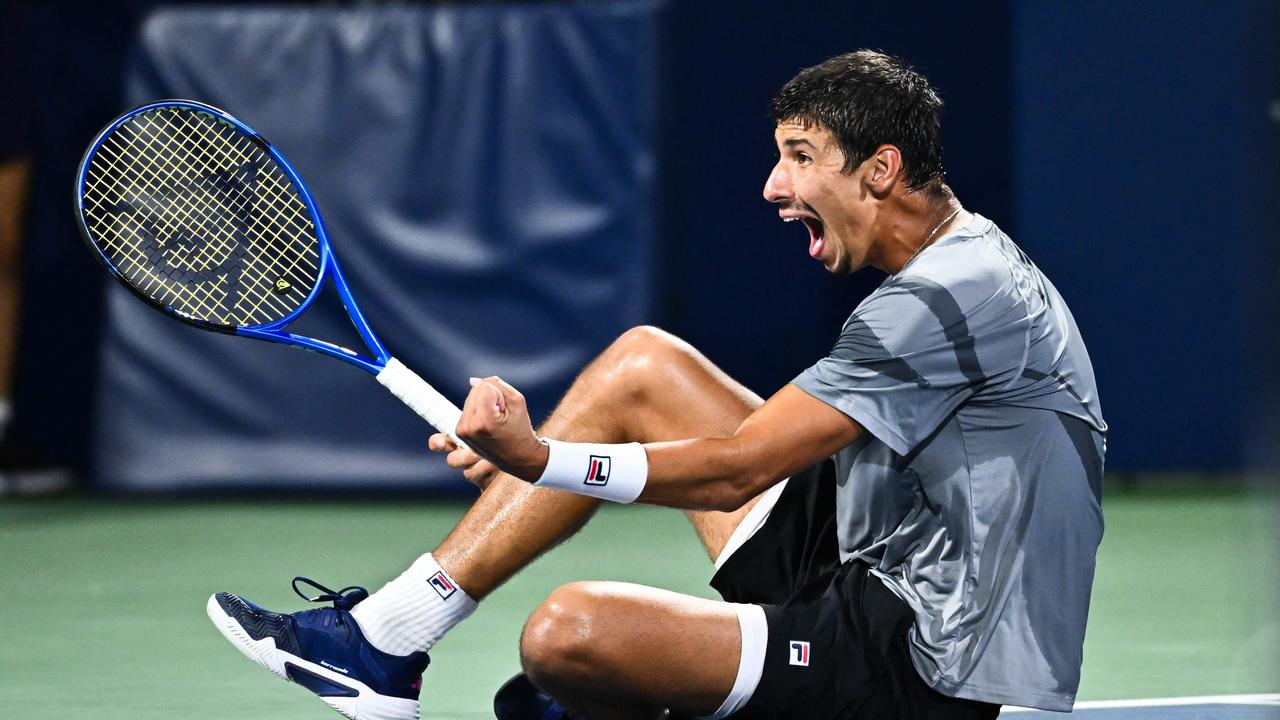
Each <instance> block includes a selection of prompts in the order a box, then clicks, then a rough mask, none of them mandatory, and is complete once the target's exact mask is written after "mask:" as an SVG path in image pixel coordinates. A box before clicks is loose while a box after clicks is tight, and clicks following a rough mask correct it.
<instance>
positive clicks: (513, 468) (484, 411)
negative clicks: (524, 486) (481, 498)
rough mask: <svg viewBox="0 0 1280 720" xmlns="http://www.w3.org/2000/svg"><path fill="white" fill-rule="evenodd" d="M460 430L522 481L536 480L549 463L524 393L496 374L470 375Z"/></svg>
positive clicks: (469, 442)
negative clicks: (469, 389) (487, 375)
mask: <svg viewBox="0 0 1280 720" xmlns="http://www.w3.org/2000/svg"><path fill="white" fill-rule="evenodd" d="M457 433H458V438H459V439H460V440H462V441H463V442H465V443H466V444H467V445H469V446H470V447H471V449H472V450H474V451H475V452H476V454H477V455H479V456H480V457H482V458H484V459H485V460H488V461H489V462H491V463H493V464H494V465H497V466H498V468H500V469H501V470H503V471H504V472H508V473H510V474H512V475H515V476H516V477H518V478H521V479H522V480H527V481H529V482H533V481H534V480H537V479H538V478H539V477H541V476H542V471H543V469H544V468H546V466H547V454H548V451H547V446H546V445H544V444H543V443H542V441H540V440H539V439H538V436H537V435H535V434H534V432H533V424H532V423H531V422H530V420H529V409H528V407H526V405H525V402H524V395H521V394H520V391H519V390H516V389H515V388H513V387H511V385H509V384H507V383H506V381H504V380H503V379H502V378H499V377H497V376H491V377H487V378H483V379H481V378H471V392H470V393H469V394H468V395H467V400H466V402H465V403H463V405H462V418H461V419H460V420H458V429H457ZM432 449H433V450H434V449H437V448H436V447H435V446H434V444H433V446H432ZM439 449H440V450H445V449H446V447H445V446H444V445H443V444H441V447H440V448H439ZM451 457H452V454H451ZM468 459H469V458H468ZM460 460H462V459H461V458H460ZM476 464H477V463H470V466H474V465H476ZM450 465H453V463H452V462H450ZM468 479H471V478H468Z"/></svg>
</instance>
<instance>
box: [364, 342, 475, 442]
mask: <svg viewBox="0 0 1280 720" xmlns="http://www.w3.org/2000/svg"><path fill="white" fill-rule="evenodd" d="M377 378H378V382H380V383H382V385H383V387H385V388H386V389H388V390H390V391H391V394H392V395H395V396H396V397H398V398H400V399H401V400H402V401H403V402H404V404H405V405H408V406H409V407H410V408H412V409H413V411H414V412H416V413H418V415H419V416H420V417H421V418H422V419H423V420H426V421H427V422H429V423H431V425H432V426H433V427H435V429H436V430H439V431H440V432H442V433H444V434H445V435H448V436H449V437H451V438H453V441H454V442H456V443H458V446H459V447H466V446H467V444H466V443H464V442H462V441H461V440H459V439H458V420H459V419H461V418H462V411H461V410H459V409H458V407H457V406H456V405H454V404H453V403H451V402H449V400H448V399H447V398H446V397H445V396H443V395H441V394H440V391H439V390H436V389H435V388H433V387H431V384H430V383H428V382H427V381H426V380H423V379H422V378H420V377H418V374H417V373H415V372H414V371H412V370H410V369H409V368H407V367H405V366H404V363H402V362H400V361H399V360H397V359H395V358H391V359H390V360H388V361H387V365H386V367H384V368H383V369H382V372H380V373H378V375H377Z"/></svg>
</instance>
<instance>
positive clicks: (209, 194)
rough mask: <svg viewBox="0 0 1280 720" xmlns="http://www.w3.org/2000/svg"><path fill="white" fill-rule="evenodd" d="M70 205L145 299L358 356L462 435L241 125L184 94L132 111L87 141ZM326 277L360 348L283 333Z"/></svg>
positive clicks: (294, 188)
mask: <svg viewBox="0 0 1280 720" xmlns="http://www.w3.org/2000/svg"><path fill="white" fill-rule="evenodd" d="M75 205H76V215H77V217H78V218H79V221H80V232H81V234H82V235H83V236H84V239H85V242H86V243H88V245H89V247H90V248H91V249H92V250H93V254H94V255H96V256H97V257H98V259H99V260H101V261H102V263H103V264H104V265H106V266H107V269H108V270H110V271H111V274H112V275H114V276H115V278H116V279H117V280H119V281H120V282H122V283H124V286H125V287H127V288H129V290H131V291H133V293H134V294H135V295H137V296H138V297H140V298H142V299H143V300H145V301H146V302H147V303H148V304H150V305H151V306H152V307H155V308H158V309H159V310H160V311H162V312H164V313H165V314H166V315H168V316H169V317H173V318H177V319H178V320H181V321H183V322H185V323H188V324H190V325H194V326H196V327H198V328H201V329H204V330H213V331H217V332H222V333H229V334H234V335H240V336H243V337H250V338H256V339H258V340H268V341H270V342H276V343H283V344H285V345H291V346H293V347H299V348H303V349H305V350H311V351H313V352H317V353H320V354H322V355H327V356H329V357H332V358H337V359H339V360H342V361H343V362H346V363H349V364H351V365H354V366H356V367H358V368H360V369H361V370H364V371H365V372H368V373H370V374H372V375H373V376H374V377H376V378H377V379H378V382H379V383H381V384H382V385H384V386H385V387H386V388H387V389H388V390H390V391H391V392H392V393H393V394H394V395H395V396H396V397H398V398H400V399H401V400H402V401H404V403H405V404H406V405H408V406H409V407H410V408H412V409H413V410H414V412H416V413H417V414H418V415H420V416H421V417H422V418H423V419H425V420H426V421H427V422H429V423H431V424H432V425H433V426H435V428H436V429H437V430H439V431H440V432H443V433H447V434H448V435H450V436H453V437H454V439H455V440H456V439H457V437H456V428H457V425H458V418H459V417H461V415H462V412H461V411H460V410H459V409H458V408H457V407H456V406H455V405H454V404H453V403H451V402H449V400H448V399H446V398H445V397H444V396H443V395H441V394H440V393H439V392H438V391H436V389H435V388H433V387H431V385H429V384H428V383H427V382H426V381H425V380H423V379H422V378H420V377H418V375H417V374H415V373H414V372H413V371H412V370H410V369H409V368H407V367H405V366H404V364H403V363H401V362H400V361H399V360H396V359H395V358H394V357H392V356H391V354H390V353H388V352H387V350H386V349H385V348H384V347H383V346H382V343H381V342H379V341H378V338H377V336H375V335H374V334H373V330H372V329H371V328H370V327H369V323H368V322H366V321H365V319H364V315H363V314H361V312H360V307H359V306H358V305H357V304H356V301H355V298H354V297H353V296H352V294H351V291H350V289H349V288H348V287H347V283H346V281H345V280H344V279H343V277H342V271H341V270H340V269H339V267H338V260H337V258H336V257H334V254H333V252H332V250H331V249H330V247H329V238H328V236H327V235H326V234H325V229H324V222H323V221H322V220H321V219H320V211H319V210H318V209H317V208H316V204H315V201H314V200H312V198H311V194H310V193H309V192H308V191H307V188H306V186H305V185H303V183H302V179H301V178H299V177H298V174H297V173H296V172H294V169H293V168H292V167H291V166H290V165H289V163H288V161H286V160H285V158H284V156H283V155H282V154H280V151H278V150H277V149H276V148H274V147H272V146H271V144H270V143H268V142H267V141H266V140H265V139H263V137H262V136H261V135H259V134H258V133H256V132H254V131H253V130H252V129H251V128H250V127H249V126H248V125H245V124H244V123H242V122H240V121H239V120H237V119H235V118H234V117H232V116H230V115H228V114H227V113H225V112H223V111H222V110H219V109H217V108H215V107H212V106H209V105H205V104H203V103H198V102H192V101H189V100H165V101H162V102H157V103H152V104H149V105H144V106H142V107H139V108H135V109H134V110H131V111H129V112H128V113H125V114H124V115H123V116H121V117H120V118H118V119H116V120H115V121H113V122H112V123H111V124H109V125H107V127H106V128H104V129H103V130H102V132H100V133H98V136H97V137H96V138H94V140H93V142H92V143H91V144H90V145H89V149H88V150H87V151H86V152H85V154H84V159H83V160H82V161H81V162H80V168H79V171H78V172H77V173H76V187H75ZM326 278H331V279H332V280H333V284H334V286H335V287H336V289H337V291H338V294H339V295H340V296H341V298H342V303H343V305H345V306H346V309H347V315H348V316H349V317H350V318H351V323H352V324H353V325H355V328H356V331H357V332H359V333H360V337H361V338H362V339H363V340H364V343H365V345H366V346H367V349H368V351H369V355H368V356H365V355H361V354H360V353H358V352H356V351H354V350H351V349H349V348H345V347H342V346H340V345H335V344H333V343H329V342H325V341H323V340H317V339H315V338H311V337H305V336H302V335H295V334H293V333H290V332H288V331H287V330H286V329H285V328H286V327H287V326H288V325H289V324H290V323H291V322H293V321H294V320H295V319H296V318H297V317H298V316H299V315H301V314H302V313H303V312H305V311H306V309H307V308H308V307H310V305H311V303H312V302H314V301H315V299H316V297H317V295H319V293H320V288H321V286H322V285H323V284H324V281H325V279H326Z"/></svg>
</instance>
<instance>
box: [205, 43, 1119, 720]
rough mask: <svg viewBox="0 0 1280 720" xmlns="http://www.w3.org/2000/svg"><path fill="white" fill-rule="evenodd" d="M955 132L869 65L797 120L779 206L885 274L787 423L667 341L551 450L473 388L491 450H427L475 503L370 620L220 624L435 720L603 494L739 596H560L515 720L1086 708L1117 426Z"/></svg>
mask: <svg viewBox="0 0 1280 720" xmlns="http://www.w3.org/2000/svg"><path fill="white" fill-rule="evenodd" d="M940 107H941V101H940V100H939V99H938V96H937V94H936V93H935V91H934V90H933V88H931V87H930V85H929V83H928V82H927V81H926V79H925V78H924V77H923V76H921V75H920V74H919V73H918V72H916V71H914V70H913V69H911V68H910V67H908V66H906V65H904V64H903V63H902V62H900V61H899V60H897V59H895V58H892V57H889V56H886V55H883V54H880V53H876V52H870V51H860V52H855V53H850V54H847V55H841V56H839V57H835V58H832V59H830V60H827V61H826V62H824V63H822V64H820V65H817V66H815V67H811V68H808V69H806V70H804V71H802V72H801V73H800V74H799V75H797V76H796V77H795V78H794V79H792V80H791V81H790V82H788V83H787V84H786V86H785V87H783V88H782V90H781V91H780V92H779V93H778V95H777V97H775V98H774V100H773V103H772V105H771V107H770V113H771V117H772V118H773V120H774V121H775V123H776V125H775V132H774V134H775V141H776V143H777V148H778V153H779V159H778V161H777V164H776V165H775V166H774V168H773V170H772V172H771V174H770V175H769V178H768V180H767V181H766V183H765V186H764V195H765V198H766V199H767V200H768V201H769V202H771V203H775V204H777V205H778V214H779V215H780V216H781V218H782V219H783V220H785V221H799V222H800V223H802V224H803V226H804V227H805V228H807V230H808V240H809V254H810V255H811V256H812V257H813V258H814V259H816V260H818V261H820V262H821V263H823V265H824V266H825V267H826V268H827V270H829V271H830V272H832V273H836V274H848V273H852V272H855V271H857V270H859V269H861V268H863V267H866V266H872V267H875V268H878V269H880V270H882V271H883V272H885V273H887V274H888V278H887V279H886V280H885V281H884V283H883V284H882V285H881V286H880V287H879V288H878V289H877V290H876V291H875V292H873V293H872V294H871V295H870V296H868V297H867V298H866V299H865V300H864V301H863V302H862V303H861V304H859V305H858V307H857V308H856V309H854V311H853V313H852V315H851V316H850V317H849V320H848V321H847V322H846V324H845V326H844V328H843V330H842V331H841V333H840V336H839V337H838V338H837V339H836V342H835V345H834V347H833V349H832V350H831V352H830V354H829V355H827V356H826V357H824V358H820V359H818V361H817V362H816V363H814V365H813V366H812V367H810V368H809V369H807V370H805V371H804V372H802V373H800V375H799V376H797V377H796V378H795V380H794V381H793V382H792V383H791V384H789V385H787V386H786V387H784V388H782V389H781V390H779V391H778V392H777V393H776V394H774V395H773V396H772V397H771V398H769V399H768V401H767V402H766V401H762V400H761V399H760V398H758V397H756V396H755V395H753V394H752V393H751V392H750V391H748V390H747V389H746V388H744V387H742V386H741V385H739V384H737V383H735V382H734V381H733V380H732V379H730V378H729V377H727V376H726V375H725V374H724V373H723V372H721V371H720V370H719V369H717V368H716V367H715V366H713V365H712V364H711V363H710V362H709V361H708V360H707V359H706V358H705V357H703V356H702V355H700V354H698V352H697V351H696V350H694V349H693V348H692V347H690V346H689V345H687V344H686V343H684V342H682V341H680V340H678V339H676V338H674V337H672V336H670V335H668V334H666V333H664V332H662V331H660V330H656V329H653V328H638V329H635V330H631V331H629V332H627V333H626V334H624V335H623V336H622V337H621V338H619V339H618V340H617V341H616V342H615V343H614V344H613V345H612V346H611V347H609V348H608V349H607V350H606V351H605V352H604V353H603V354H602V355H601V356H600V357H599V358H597V359H596V360H595V361H594V362H592V363H591V364H590V365H589V366H587V368H586V369H585V370H583V372H582V374H581V375H580V376H579V377H578V378H577V379H576V381H575V382H574V383H573V385H572V387H571V388H570V389H569V391H568V393H567V394H566V395H565V397H564V398H563V400H562V401H561V402H560V404H559V406H558V407H557V408H556V410H555V412H553V413H552V415H551V417H550V418H549V419H548V420H547V421H546V423H544V424H543V425H542V427H541V428H540V429H539V431H538V433H537V434H535V433H534V431H533V429H532V427H531V423H530V420H529V417H528V414H527V411H526V408H525V403H524V399H523V397H522V396H521V395H520V393H519V392H517V391H516V390H515V388H512V387H511V386H509V385H507V384H506V383H504V382H503V381H501V380H500V379H498V378H496V377H490V378H486V379H484V380H476V381H473V387H472V389H471V393H470V394H469V395H468V397H467V400H466V403H465V407H464V412H463V417H462V420H461V422H460V423H459V425H458V429H457V433H458V436H459V437H460V438H461V439H462V440H464V441H465V442H466V443H467V444H468V445H469V446H470V447H471V448H474V449H475V450H474V451H473V450H468V449H460V448H458V447H457V446H456V445H455V444H454V443H453V441H451V440H450V439H449V438H448V437H446V436H444V435H436V436H433V437H432V438H431V440H430V447H431V448H432V449H433V450H436V451H439V452H447V453H448V462H449V464H450V465H451V466H453V467H456V468H460V469H462V470H463V472H464V475H465V476H466V477H467V478H468V479H470V480H471V481H473V482H475V483H477V484H479V485H480V486H481V487H483V488H484V491H483V493H482V494H481V496H480V497H479V499H478V500H477V501H476V502H475V504H474V506H473V507H472V508H471V509H470V511H469V512H468V513H467V514H466V515H465V516H464V517H463V518H462V519H461V521H460V522H459V523H458V525H457V527H456V528H455V529H454V530H453V532H452V533H451V534H450V535H449V536H448V537H447V538H446V539H445V541H444V542H443V543H442V544H441V545H440V546H439V547H438V548H436V550H435V551H434V552H432V553H428V554H426V555H423V556H422V557H421V558H419V559H418V561H417V562H415V563H414V564H413V566H412V567H410V568H409V569H408V570H407V571H405V573H404V574H403V575H401V576H400V577H399V578H397V579H395V580H392V581H391V582H389V583H387V585H386V586H384V587H383V588H382V589H381V590H379V591H378V592H376V593H374V594H372V595H367V593H366V592H365V591H363V590H362V589H356V590H354V591H350V592H348V591H345V590H344V591H342V592H337V593H334V592H328V593H327V594H326V595H324V596H322V598H323V599H327V600H332V601H334V607H333V608H328V607H326V608H321V609H316V610H311V611H308V612H303V613H295V614H292V615H286V614H277V613H273V612H270V611H267V610H263V609H261V608H258V607H256V606H254V605H252V604H250V603H247V602H245V601H243V600H241V599H240V598H238V597H236V596H235V595H231V594H228V593H218V594H217V595H215V596H214V597H213V598H211V599H210V602H209V612H210V615H211V617H212V618H213V619H214V621H215V623H217V624H218V625H219V627H220V628H221V629H222V630H223V632H224V634H226V635H227V637H228V638H229V639H231V640H232V641H233V642H235V643H237V644H238V645H239V646H240V647H241V649H242V650H244V651H245V652H246V653H247V654H250V656H251V657H255V658H256V659H258V660H259V662H262V663H263V664H265V665H267V666H268V667H271V668H272V669H273V670H275V671H276V672H277V673H278V674H280V675H282V676H287V677H289V678H290V679H292V680H294V681H296V682H299V683H301V684H303V685H305V686H306V687H308V688H309V689H311V690H313V691H315V692H316V693H318V694H320V695H321V696H322V697H323V698H324V699H325V700H326V702H329V704H330V705H332V706H334V707H335V708H338V709H340V710H342V711H343V712H345V713H347V714H348V715H349V716H351V717H358V718H412V717H417V712H418V705H417V696H418V687H419V684H418V678H419V676H420V674H421V672H422V670H423V669H424V668H425V667H426V663H427V655H426V651H427V650H428V649H430V648H431V646H432V645H433V644H434V643H435V642H436V641H437V640H438V639H439V638H440V637H441V636H442V635H444V634H445V633H446V632H448V631H449V629H450V628H451V627H453V626H454V625H455V624H457V623H458V622H460V621H461V620H463V619H465V618H466V617H467V616H468V615H469V614H470V613H471V612H472V611H473V610H474V608H475V606H476V602H477V601H479V600H481V599H483V598H484V597H485V596H487V595H488V594H489V593H490V592H492V591H493V590H494V589H496V588H497V587H498V586H499V585H500V584H501V583H502V582H503V581H504V580H506V579H507V578H509V577H511V576H512V575H513V574H514V573H515V572H517V571H518V570H519V569H520V568H522V567H524V566H525V565H526V564H527V563H529V562H530V561H531V560H532V559H533V558H535V557H536V556H538V555H539V554H540V553H542V552H543V551H545V550H547V549H548V548H550V547H552V546H553V545H555V544H556V543H557V542H558V541H560V540H562V539H563V538H565V537H567V536H568V535H570V534H571V533H573V532H574V531H575V530H577V529H578V528H579V527H580V526H581V525H582V524H583V523H584V522H586V520H587V519H588V518H589V517H590V515H591V513H592V510H593V509H594V508H595V507H596V505H597V503H599V502H600V500H601V499H606V500H610V501H615V502H632V501H638V502H644V503H650V504H655V505H665V506H669V507H674V508H680V509H683V510H685V511H686V512H687V514H688V517H689V519H690V520H691V521H692V523H693V525H694V527H695V528H696V530H697V533H698V536H699V538H700V539H701V541H702V542H703V544H704V545H705V546H706V548H707V551H708V552H709V553H710V555H711V557H713V558H715V564H716V568H717V571H716V573H715V576H714V577H713V579H712V581H711V583H712V585H713V586H714V587H715V588H716V589H717V590H719V591H720V593H721V595H722V596H723V597H724V602H716V601H711V600H706V599H701V598H696V597H691V596H686V595H681V594H677V593H674V592H669V591H666V590H661V589H656V588H649V587H641V586H636V585H629V584H623V583H590V582H587V583H573V584H570V585H566V586H563V587H560V588H559V589H557V590H556V591H554V592H553V593H552V594H551V595H550V597H548V598H547V599H546V600H545V601H544V602H543V603H542V604H541V605H539V606H538V607H537V608H536V609H535V610H534V611H533V614H532V616H531V617H530V618H529V621H528V623H527V624H526V626H525V629H524V632H523V635H522V636H521V638H520V653H521V659H522V662H523V665H524V668H525V671H526V672H527V679H524V678H518V679H517V680H515V681H514V682H513V683H511V684H509V685H508V687H507V688H506V689H504V691H503V692H502V693H500V696H499V698H498V700H499V703H498V710H499V714H500V716H502V717H589V718H654V717H658V716H659V715H660V714H661V713H663V712H664V711H667V710H668V709H669V710H670V712H671V714H672V715H673V716H674V715H681V716H685V715H687V716H705V717H711V718H724V717H728V716H733V717H735V718H895V717H909V718H948V719H952V720H954V719H957V718H991V717H995V716H996V715H997V714H998V713H999V709H1000V706H1001V705H1003V704H1013V705H1026V706H1033V707H1039V708H1046V709H1051V710H1070V709H1071V707H1072V704H1073V702H1074V698H1075V692H1076V688H1077V685H1078V683H1079V677H1080V663H1081V652H1082V645H1083V639H1084V630H1085V620H1086V616H1087V611H1088V605H1089V593H1090V588H1091V585H1092V581H1093V573H1094V556H1095V552H1096V549H1097V546H1098V543H1099V541H1100V539H1101V536H1102V512H1101V506H1100V497H1101V478H1102V466H1103V454H1104V448H1105V441H1104V438H1105V433H1106V424H1105V423H1104V422H1103V420H1102V416H1101V412H1100V408H1099V404H1098V396H1097V390H1096V387H1095V383H1094V377H1093V370H1092V367H1091V365H1090V362H1089V357H1088V354H1087V353H1086V350H1085V346H1084V343H1083V341H1082V340H1081V337H1080V333H1079V331H1078V330H1077V328H1076V325H1075V321H1074V320H1073V319H1072V316H1071V313H1070V312H1069V311H1068V309H1067V306H1066V303H1065V302H1064V301H1063V299H1062V297H1061V296H1060V295H1059V294H1058V292H1057V290H1056V289H1055V288H1054V287H1053V285H1052V284H1050V283H1049V281H1048V280H1047V279H1046V278H1045V277H1044V275H1043V274H1041V272H1040V271H1039V270H1038V269H1037V268H1036V267H1035V265H1033V264H1032V262H1031V261H1030V260H1029V259H1028V258H1027V256H1026V255H1025V254H1024V253H1023V252H1022V251H1021V250H1020V249H1019V248H1018V247H1017V246H1016V245H1015V244H1014V243H1013V242H1012V241H1011V240H1010V239H1009V238H1008V236H1006V235H1005V234H1004V233H1002V232H1001V231H1000V230H999V228H997V227H996V226H995V224H993V223H992V222H991V221H990V220H988V219H986V218H984V217H982V216H980V215H977V214H974V213H970V212H968V211H966V210H964V209H963V208H962V206H961V205H960V203H959V201H958V200H957V199H956V197H955V196H954V195H953V193H952V191H951V189H950V188H949V187H948V186H947V185H946V184H945V183H944V182H943V167H942V145H941V139H940V121H939V111H940ZM477 453H478V454H477ZM482 457H483V458H485V459H481V458H482ZM535 713H536V714H535Z"/></svg>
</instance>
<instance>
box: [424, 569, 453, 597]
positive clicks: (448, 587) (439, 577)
mask: <svg viewBox="0 0 1280 720" xmlns="http://www.w3.org/2000/svg"><path fill="white" fill-rule="evenodd" d="M427 582H428V583H431V587H433V588H435V589H436V594H437V595H439V596H440V599H441V600H448V599H449V596H450V595H452V594H454V593H456V592H458V586H457V585H454V584H453V580H452V579H450V578H449V576H448V575H445V574H444V571H443V570H437V571H436V574H435V575H432V576H431V577H429V578H427Z"/></svg>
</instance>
